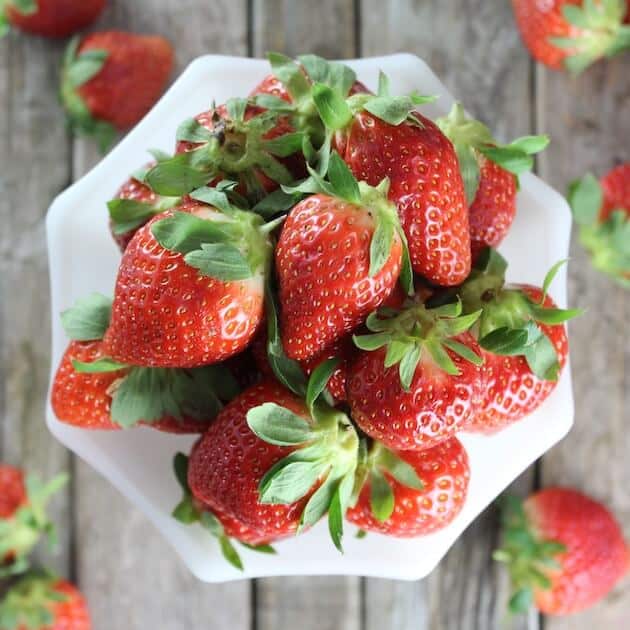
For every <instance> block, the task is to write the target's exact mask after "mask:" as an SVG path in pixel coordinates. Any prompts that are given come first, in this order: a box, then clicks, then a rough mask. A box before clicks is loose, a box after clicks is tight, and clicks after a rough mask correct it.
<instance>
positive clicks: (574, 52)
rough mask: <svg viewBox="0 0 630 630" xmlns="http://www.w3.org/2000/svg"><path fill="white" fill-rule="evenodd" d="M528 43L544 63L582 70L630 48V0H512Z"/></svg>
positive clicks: (534, 53)
mask: <svg viewBox="0 0 630 630" xmlns="http://www.w3.org/2000/svg"><path fill="white" fill-rule="evenodd" d="M512 6H513V8H514V15H515V17H516V24H517V26H518V29H519V31H520V32H521V37H522V38H523V41H524V43H525V46H527V48H528V49H529V52H530V53H531V54H532V55H533V56H534V57H535V58H536V59H537V60H538V61H540V62H541V63H544V64H545V65H547V66H549V67H550V68H553V69H555V70H560V69H562V68H564V67H566V68H567V69H568V70H570V71H571V72H581V71H582V70H584V69H585V68H586V67H587V66H589V65H590V64H591V63H593V62H595V61H597V60H598V59H601V58H603V57H610V56H612V55H614V54H616V53H618V52H620V51H621V50H625V49H628V48H630V28H629V27H627V26H623V22H624V20H625V21H626V22H627V20H628V17H629V16H630V3H628V0H612V2H602V1H601V0H596V1H595V2H592V1H589V2H583V1H582V0H549V1H547V2H539V0H512Z"/></svg>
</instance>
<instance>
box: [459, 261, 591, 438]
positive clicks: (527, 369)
mask: <svg viewBox="0 0 630 630" xmlns="http://www.w3.org/2000/svg"><path fill="white" fill-rule="evenodd" d="M559 267H560V265H559V264H558V265H555V266H554V267H553V268H552V270H551V271H550V273H549V274H547V277H546V278H545V281H544V283H543V288H542V289H541V288H538V287H533V286H530V285H506V284H505V270H506V268H507V263H506V262H505V260H503V258H501V256H500V255H499V254H498V253H497V252H495V251H494V250H486V251H485V252H484V253H483V254H482V258H480V260H479V268H478V269H475V270H474V271H473V273H472V274H471V276H470V278H469V280H468V281H467V282H466V283H465V284H464V285H463V287H461V289H460V290H459V295H460V298H461V300H462V302H463V305H464V311H465V312H477V313H478V312H479V310H481V316H480V317H479V321H478V324H477V326H476V327H475V329H474V330H475V334H476V335H477V338H478V340H479V344H480V346H481V347H482V348H483V349H484V350H485V352H484V357H485V360H486V387H485V389H484V400H483V403H482V408H481V409H480V410H479V412H478V413H477V414H476V415H475V417H474V418H473V420H472V422H471V423H470V425H469V426H468V427H466V430H470V431H475V432H481V433H494V432H496V431H498V430H500V429H503V428H505V427H506V426H508V425H509V424H511V423H512V422H515V421H517V420H521V419H522V418H523V417H524V416H526V415H527V414H529V413H531V412H532V411H534V410H535V409H536V408H538V407H539V406H540V405H541V403H542V402H543V401H544V400H545V399H546V398H547V397H548V396H549V394H550V393H551V392H552V391H553V389H554V388H555V386H556V384H557V381H558V377H559V374H560V372H561V370H562V368H563V367H564V365H565V363H566V360H567V356H568V340H567V334H566V330H565V327H564V324H563V322H565V321H567V320H568V319H570V318H572V317H575V316H576V315H578V314H579V311H578V310H575V309H573V310H564V309H559V308H557V307H556V305H555V304H554V302H553V300H552V299H551V297H549V295H548V294H547V289H548V287H549V285H550V284H551V282H552V280H553V277H554V276H555V274H556V272H557V271H558V269H559Z"/></svg>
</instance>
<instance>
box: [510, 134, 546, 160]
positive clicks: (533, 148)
mask: <svg viewBox="0 0 630 630" xmlns="http://www.w3.org/2000/svg"><path fill="white" fill-rule="evenodd" d="M549 142H550V140H549V136H547V135H544V134H543V135H539V136H523V137H521V138H517V139H516V140H513V141H512V142H510V143H509V144H508V145H507V147H508V148H510V149H515V150H517V151H522V152H523V153H526V154H527V155H534V154H535V153H540V152H541V151H544V150H545V149H546V148H547V147H548V146H549Z"/></svg>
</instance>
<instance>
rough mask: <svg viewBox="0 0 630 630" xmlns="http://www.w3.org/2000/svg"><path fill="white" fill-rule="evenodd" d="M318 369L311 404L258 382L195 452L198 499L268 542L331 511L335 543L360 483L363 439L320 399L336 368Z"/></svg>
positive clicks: (192, 475)
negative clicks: (356, 482)
mask: <svg viewBox="0 0 630 630" xmlns="http://www.w3.org/2000/svg"><path fill="white" fill-rule="evenodd" d="M329 367H330V366H326V367H325V368H324V369H320V370H316V371H315V372H314V373H313V376H312V377H311V379H310V380H309V384H308V389H307V402H306V403H305V402H304V401H302V400H301V399H299V398H297V397H296V396H294V395H293V394H291V393H290V392H289V391H288V390H286V389H284V388H283V387H282V386H281V385H279V384H277V383H275V382H273V381H266V382H262V383H260V384H258V385H254V386H253V387H251V388H249V389H248V390H246V391H245V392H243V393H242V394H241V395H240V396H238V397H237V398H236V399H235V400H233V401H232V402H231V403H230V404H228V405H227V406H226V407H225V409H224V410H223V411H222V412H221V413H220V414H219V416H218V417H217V420H216V421H215V423H214V424H212V425H211V426H210V428H209V429H208V431H206V433H205V434H204V435H203V436H202V437H201V439H200V440H199V442H197V444H196V445H195V447H194V448H193V451H192V453H191V455H190V463H189V469H188V484H189V487H190V490H191V492H192V495H193V496H194V497H195V498H196V499H197V500H199V501H201V502H202V503H203V504H204V505H206V506H208V507H209V508H210V509H211V510H213V511H214V512H215V514H219V515H228V516H230V517H232V518H235V519H236V520H237V521H238V522H239V523H243V524H244V525H246V526H248V527H249V528H252V529H253V530H255V531H256V532H257V533H258V534H259V535H260V536H263V537H268V540H269V541H273V540H279V539H281V538H284V537H287V536H290V535H292V534H295V533H296V532H298V531H300V530H301V529H303V528H305V527H308V526H310V525H313V524H314V523H316V522H317V521H318V520H319V519H320V518H321V517H322V516H323V514H324V513H325V512H326V511H328V510H330V511H329V525H330V529H331V535H332V537H333V541H334V542H335V544H336V545H337V546H338V547H340V544H341V535H342V530H341V517H342V515H343V513H344V512H345V509H346V508H347V506H348V504H349V501H350V495H351V493H352V489H353V485H354V475H355V472H356V463H357V455H358V437H357V435H356V432H355V431H354V429H353V427H352V425H351V423H350V421H349V419H348V418H347V417H346V416H345V415H344V414H343V413H342V412H340V411H337V410H335V409H332V408H331V407H329V406H328V405H326V404H325V403H324V402H322V401H321V400H319V398H320V394H321V392H322V391H323V389H324V387H325V385H326V382H327V381H328V379H329V377H330V374H331V370H330V369H329Z"/></svg>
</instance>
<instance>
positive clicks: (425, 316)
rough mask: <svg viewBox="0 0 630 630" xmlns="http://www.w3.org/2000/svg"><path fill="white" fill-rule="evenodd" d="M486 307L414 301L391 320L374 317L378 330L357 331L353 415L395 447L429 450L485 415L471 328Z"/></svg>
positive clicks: (350, 399) (372, 323)
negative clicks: (475, 309)
mask: <svg viewBox="0 0 630 630" xmlns="http://www.w3.org/2000/svg"><path fill="white" fill-rule="evenodd" d="M478 316H479V313H473V314H471V315H467V316H461V305H460V304H449V305H446V306H442V307H439V308H436V309H427V308H426V307H425V306H423V305H422V304H416V305H414V304H412V305H409V306H406V307H405V308H403V309H402V310H401V311H400V312H398V313H396V312H394V313H393V314H392V315H391V316H390V317H388V318H381V317H380V316H379V315H378V314H374V315H371V316H370V317H369V318H368V320H367V326H368V328H369V329H370V331H372V332H371V334H368V335H361V336H355V337H354V341H355V344H356V345H357V346H358V347H359V348H361V349H362V350H364V352H361V353H359V356H358V358H357V359H356V360H355V361H354V363H353V365H352V366H351V368H350V372H349V375H348V384H347V392H348V403H349V405H350V409H351V412H352V418H353V419H354V421H355V422H356V423H357V424H358V425H359V427H360V428H361V429H362V430H363V431H364V432H365V433H367V434H368V435H369V436H370V437H372V438H374V439H375V440H378V441H380V442H383V444H385V445H386V446H388V447H389V448H392V449H395V450H422V449H426V448H429V447H431V446H434V445H436V444H438V443H440V442H443V441H445V440H447V439H449V438H451V437H452V436H453V435H454V434H455V433H457V432H458V431H460V430H461V429H462V428H464V427H465V426H466V424H467V423H468V422H469V421H470V420H471V418H472V417H474V414H475V413H477V410H478V408H479V404H480V402H481V397H482V387H483V384H484V383H483V374H484V372H483V368H482V367H481V363H482V360H481V357H480V356H479V352H480V350H479V347H478V345H477V343H476V342H475V340H474V338H473V336H472V335H471V334H470V333H467V332H465V331H466V330H467V329H468V328H470V327H471V326H472V325H473V324H474V323H475V321H476V319H477V317H478Z"/></svg>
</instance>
